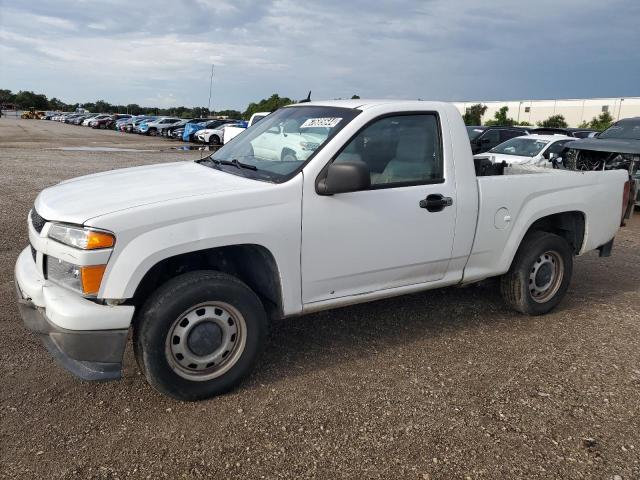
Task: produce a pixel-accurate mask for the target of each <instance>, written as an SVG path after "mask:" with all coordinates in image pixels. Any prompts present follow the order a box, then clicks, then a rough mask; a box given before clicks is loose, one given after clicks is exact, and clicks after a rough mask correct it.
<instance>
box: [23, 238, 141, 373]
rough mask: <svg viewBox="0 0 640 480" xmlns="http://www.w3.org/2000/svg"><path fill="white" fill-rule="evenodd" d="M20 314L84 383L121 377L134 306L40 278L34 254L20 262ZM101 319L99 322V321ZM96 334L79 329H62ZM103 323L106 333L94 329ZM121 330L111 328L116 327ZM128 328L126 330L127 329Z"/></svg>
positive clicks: (56, 355) (49, 348)
mask: <svg viewBox="0 0 640 480" xmlns="http://www.w3.org/2000/svg"><path fill="white" fill-rule="evenodd" d="M15 286H16V295H17V297H18V309H19V311H20V315H21V317H22V320H23V322H24V324H25V327H27V329H29V330H31V331H33V332H35V333H37V334H38V335H39V336H40V337H41V339H42V341H43V343H44V344H45V346H46V347H47V350H49V353H50V354H51V355H52V356H53V358H54V359H55V360H56V362H57V363H58V364H59V365H60V366H62V367H64V368H65V369H67V370H68V371H70V372H71V373H73V374H74V375H76V376H77V377H79V378H81V379H83V380H102V381H106V380H117V379H119V378H121V370H122V356H123V353H124V349H125V345H126V343H127V335H128V331H129V329H128V324H129V323H130V322H131V318H132V317H133V307H132V306H110V305H100V304H97V303H95V302H92V301H90V300H87V299H85V298H82V297H81V296H80V295H77V294H75V293H74V292H71V291H69V290H67V289H65V288H63V287H60V286H57V285H55V284H52V283H51V282H48V281H47V280H45V279H44V278H43V277H42V276H40V275H38V271H37V268H36V264H35V263H34V262H33V259H32V257H31V253H30V251H29V249H28V248H27V249H25V250H24V251H23V252H22V253H21V254H20V256H19V257H18V260H17V262H16V269H15ZM97 319H98V320H101V321H99V322H97V323H96V320H97ZM83 320H84V322H85V324H87V325H88V326H89V327H91V328H94V329H91V330H75V329H69V328H65V327H64V326H61V325H60V324H64V325H66V326H68V325H78V324H82V323H83ZM100 324H103V325H104V326H105V327H106V328H105V329H95V328H96V327H98V326H99V325H100ZM116 325H117V326H118V327H119V328H108V327H112V326H116ZM125 325H126V326H127V328H123V327H124V326H125Z"/></svg>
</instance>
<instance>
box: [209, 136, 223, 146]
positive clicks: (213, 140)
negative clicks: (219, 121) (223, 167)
mask: <svg viewBox="0 0 640 480" xmlns="http://www.w3.org/2000/svg"><path fill="white" fill-rule="evenodd" d="M209 145H220V137H219V136H218V135H211V136H210V137H209Z"/></svg>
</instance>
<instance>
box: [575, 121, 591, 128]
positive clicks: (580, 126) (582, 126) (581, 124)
mask: <svg viewBox="0 0 640 480" xmlns="http://www.w3.org/2000/svg"><path fill="white" fill-rule="evenodd" d="M578 128H590V127H589V122H587V121H586V120H584V121H582V122H580V125H578Z"/></svg>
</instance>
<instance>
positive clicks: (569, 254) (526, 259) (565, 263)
mask: <svg viewBox="0 0 640 480" xmlns="http://www.w3.org/2000/svg"><path fill="white" fill-rule="evenodd" d="M545 265H546V267H545ZM545 268H546V270H545ZM549 272H550V273H549ZM572 273H573V251H572V249H571V247H570V246H569V244H568V243H567V242H566V240H565V239H564V238H562V237H560V236H558V235H554V234H552V233H547V232H540V231H535V232H531V233H529V234H527V235H526V236H525V238H524V239H523V240H522V243H521V244H520V248H518V252H517V253H516V256H515V258H514V259H513V263H512V264H511V268H510V269H509V271H508V272H507V273H505V274H504V275H503V276H502V277H500V291H501V293H502V297H503V298H504V301H505V302H506V303H507V305H509V306H510V307H511V308H513V309H515V310H517V311H518V312H521V313H526V314H528V315H543V314H545V313H547V312H549V311H550V310H552V309H553V308H555V306H556V305H558V303H560V301H561V300H562V298H563V297H564V295H565V293H566V292H567V289H568V288H569V283H570V282H571V275H572ZM547 284H548V285H549V287H548V288H546V289H545V288H544V286H545V285H547Z"/></svg>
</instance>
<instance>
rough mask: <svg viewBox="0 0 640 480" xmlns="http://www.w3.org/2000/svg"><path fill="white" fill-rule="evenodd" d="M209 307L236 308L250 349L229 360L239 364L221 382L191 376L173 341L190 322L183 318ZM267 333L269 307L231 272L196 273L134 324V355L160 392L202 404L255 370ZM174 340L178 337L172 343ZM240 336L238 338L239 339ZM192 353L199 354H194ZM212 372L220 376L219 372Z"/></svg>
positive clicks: (158, 295) (164, 291) (166, 290)
mask: <svg viewBox="0 0 640 480" xmlns="http://www.w3.org/2000/svg"><path fill="white" fill-rule="evenodd" d="M207 302H219V303H220V304H226V305H229V306H231V307H233V308H234V309H235V311H236V312H237V313H238V314H239V315H240V318H241V319H242V322H243V327H242V328H243V330H242V331H243V332H244V333H242V336H243V337H242V341H243V343H244V346H243V347H242V350H238V351H237V352H235V353H232V354H230V355H229V358H230V359H231V358H232V357H234V358H235V359H234V360H233V363H232V364H230V366H229V365H227V367H226V368H228V370H225V371H223V373H221V374H219V376H217V377H215V378H211V379H208V378H205V379H199V380H198V379H196V378H197V377H195V376H194V375H195V374H196V373H197V372H198V371H197V370H192V371H191V373H189V371H187V372H186V373H185V370H188V369H185V368H184V367H180V366H178V365H176V360H175V357H173V356H172V355H173V354H172V353H171V349H172V348H173V347H172V346H171V342H170V339H175V338H176V336H175V335H174V333H172V332H175V329H176V328H177V326H176V323H179V324H182V323H183V322H184V319H183V320H182V321H180V319H182V318H183V316H185V314H186V312H188V311H189V309H193V310H192V311H191V312H192V313H193V311H195V312H199V311H200V310H199V309H201V306H202V305H203V304H205V303H207ZM207 308H208V307H207ZM211 308H215V307H211ZM192 313H191V314H192ZM198 315H203V314H201V313H198ZM187 323H188V322H187ZM202 323H210V322H207V321H203V322H202ZM231 323H232V322H231V321H229V324H231ZM267 329H268V324H267V316H266V313H265V310H264V307H263V305H262V303H261V301H260V299H259V298H258V296H257V295H256V294H255V293H254V292H253V291H252V290H251V289H250V288H249V287H248V286H247V285H245V284H244V283H243V282H242V281H240V280H238V279H237V278H235V277H233V276H231V275H228V274H225V273H220V272H214V271H196V272H190V273H185V274H183V275H180V276H178V277H175V278H173V279H171V280H169V281H168V282H166V283H165V284H163V285H162V286H160V287H159V288H158V289H157V290H156V291H155V292H154V293H153V294H151V296H150V297H149V298H148V299H147V301H146V302H145V304H144V306H143V307H142V309H141V311H140V314H139V315H138V316H137V318H136V322H135V324H134V332H133V341H134V351H135V356H136V360H137V362H138V365H139V367H140V370H141V371H142V373H143V374H144V375H145V377H146V379H147V381H148V382H149V384H151V386H152V387H153V388H155V389H156V390H157V391H159V392H160V393H163V394H165V395H168V396H170V397H173V398H175V399H178V400H186V401H194V400H201V399H205V398H210V397H213V396H215V395H220V394H222V393H225V392H228V391H229V390H231V389H233V388H235V387H236V386H237V385H238V384H239V383H240V382H241V381H242V380H243V379H244V378H245V377H246V376H247V375H248V374H249V373H250V372H251V371H252V370H253V367H254V365H255V363H256V359H257V357H258V355H259V353H260V351H261V350H262V348H263V346H264V344H265V341H266V337H267ZM238 332H240V330H238ZM170 335H173V337H171V338H170V337H169V336H170ZM234 336H235V335H234ZM185 337H187V335H186V334H185ZM189 337H190V335H189ZM240 337H241V335H240V333H238V337H237V340H238V339H239V338H240ZM190 341H191V340H185V343H186V344H189V342H190ZM238 342H239V340H238ZM174 343H175V341H174ZM216 348H217V347H216ZM189 353H190V354H194V352H193V351H191V350H190V351H189ZM209 354H210V353H207V354H206V355H209ZM203 355H205V354H203ZM225 355H226V353H225ZM202 358H206V357H202ZM222 358H224V355H223V356H222ZM221 365H222V363H221ZM207 367H209V365H207ZM194 368H195V366H194ZM211 368H213V369H214V371H215V368H216V367H211ZM194 372H195V373H194ZM204 372H205V373H206V370H205V371H204ZM213 374H214V375H215V373H213ZM184 375H187V377H185V376H184ZM190 375H191V376H190ZM210 375H211V374H210Z"/></svg>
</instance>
